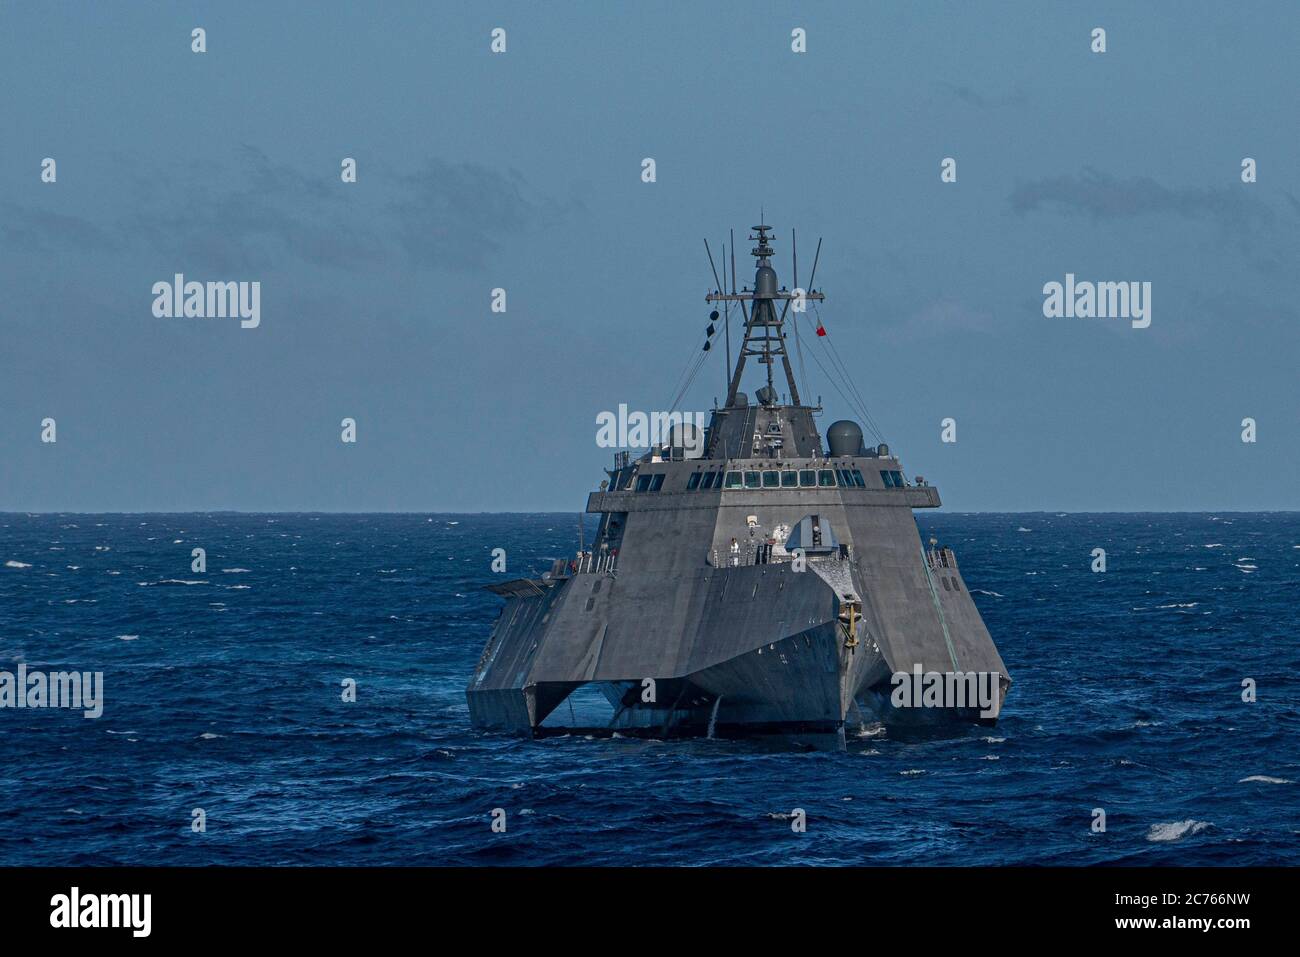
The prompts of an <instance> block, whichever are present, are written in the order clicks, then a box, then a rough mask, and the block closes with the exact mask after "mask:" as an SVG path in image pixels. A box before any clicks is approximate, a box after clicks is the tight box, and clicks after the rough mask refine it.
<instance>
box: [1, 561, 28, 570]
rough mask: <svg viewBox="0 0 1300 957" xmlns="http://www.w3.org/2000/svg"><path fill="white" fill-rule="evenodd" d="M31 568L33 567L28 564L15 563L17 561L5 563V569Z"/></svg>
mask: <svg viewBox="0 0 1300 957" xmlns="http://www.w3.org/2000/svg"><path fill="white" fill-rule="evenodd" d="M31 567H32V566H31V565H29V564H28V563H27V562H15V561H7V562H5V568H31Z"/></svg>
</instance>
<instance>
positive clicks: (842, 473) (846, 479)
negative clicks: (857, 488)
mask: <svg viewBox="0 0 1300 957" xmlns="http://www.w3.org/2000/svg"><path fill="white" fill-rule="evenodd" d="M835 477H836V478H838V479H839V480H840V484H841V485H843V486H844V487H845V488H853V476H852V475H850V474H849V470H848V469H836V470H835Z"/></svg>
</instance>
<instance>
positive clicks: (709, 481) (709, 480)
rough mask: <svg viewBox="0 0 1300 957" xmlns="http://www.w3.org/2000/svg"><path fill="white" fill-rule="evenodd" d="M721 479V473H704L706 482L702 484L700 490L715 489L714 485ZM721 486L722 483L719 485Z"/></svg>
mask: <svg viewBox="0 0 1300 957" xmlns="http://www.w3.org/2000/svg"><path fill="white" fill-rule="evenodd" d="M721 477H722V473H720V472H705V473H704V481H703V482H701V483H700V488H701V489H702V490H703V489H709V488H713V483H714V481H715V480H717V479H720V478H721ZM719 484H721V483H719Z"/></svg>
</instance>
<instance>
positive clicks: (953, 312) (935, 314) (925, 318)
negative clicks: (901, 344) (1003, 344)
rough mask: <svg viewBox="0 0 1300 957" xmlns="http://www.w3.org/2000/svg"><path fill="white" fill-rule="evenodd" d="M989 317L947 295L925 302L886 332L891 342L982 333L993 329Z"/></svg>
mask: <svg viewBox="0 0 1300 957" xmlns="http://www.w3.org/2000/svg"><path fill="white" fill-rule="evenodd" d="M995 326H996V322H995V321H994V318H993V316H991V315H990V314H989V313H987V312H984V311H982V310H979V309H972V308H971V307H970V306H967V305H966V304H965V303H962V302H959V301H958V300H956V299H953V298H951V297H944V298H941V299H936V300H933V301H931V302H928V303H926V304H925V305H924V306H922V307H921V308H920V309H918V310H917V311H916V312H913V313H912V314H911V315H909V316H908V317H907V318H906V319H904V320H903V321H902V322H901V323H899V324H898V325H896V326H895V327H894V328H893V329H892V330H891V331H890V337H891V338H892V339H893V340H895V341H910V340H917V339H933V338H938V337H944V336H949V335H952V334H954V333H956V334H964V333H976V334H980V335H985V334H988V333H991V332H993V331H994V328H995Z"/></svg>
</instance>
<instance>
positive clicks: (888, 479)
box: [880, 469, 894, 488]
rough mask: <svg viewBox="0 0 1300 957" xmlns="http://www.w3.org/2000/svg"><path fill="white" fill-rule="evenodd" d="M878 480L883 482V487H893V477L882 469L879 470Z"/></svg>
mask: <svg viewBox="0 0 1300 957" xmlns="http://www.w3.org/2000/svg"><path fill="white" fill-rule="evenodd" d="M880 481H882V482H884V483H885V488H893V487H894V477H893V476H892V475H891V474H890V473H888V472H886V471H885V470H884V469H881V470H880Z"/></svg>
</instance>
